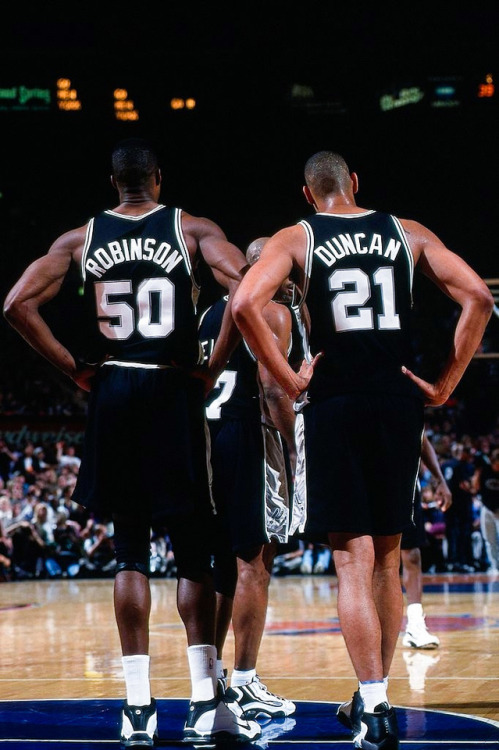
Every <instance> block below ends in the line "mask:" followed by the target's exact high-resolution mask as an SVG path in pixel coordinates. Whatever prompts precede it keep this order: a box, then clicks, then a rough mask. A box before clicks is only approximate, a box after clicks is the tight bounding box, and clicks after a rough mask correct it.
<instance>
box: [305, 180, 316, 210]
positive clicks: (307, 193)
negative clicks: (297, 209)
mask: <svg viewBox="0 0 499 750" xmlns="http://www.w3.org/2000/svg"><path fill="white" fill-rule="evenodd" d="M303 195H304V196H305V199H306V201H307V203H310V205H311V206H313V207H314V208H317V203H316V202H315V199H314V196H313V195H312V193H311V192H310V189H309V188H308V186H307V185H304V186H303Z"/></svg>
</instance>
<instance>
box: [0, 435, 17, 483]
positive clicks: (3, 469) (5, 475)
mask: <svg viewBox="0 0 499 750" xmlns="http://www.w3.org/2000/svg"><path fill="white" fill-rule="evenodd" d="M15 460H16V456H15V455H14V453H13V452H12V451H11V450H10V448H9V446H8V444H7V443H6V442H5V440H4V439H3V438H0V477H1V478H2V480H3V481H4V482H5V483H7V482H8V480H9V479H10V474H11V467H12V466H13V464H14V461H15Z"/></svg>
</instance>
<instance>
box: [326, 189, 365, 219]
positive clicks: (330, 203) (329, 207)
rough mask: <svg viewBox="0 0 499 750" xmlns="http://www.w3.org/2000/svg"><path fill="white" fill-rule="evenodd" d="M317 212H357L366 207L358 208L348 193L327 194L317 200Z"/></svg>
mask: <svg viewBox="0 0 499 750" xmlns="http://www.w3.org/2000/svg"><path fill="white" fill-rule="evenodd" d="M316 210H317V213H321V214H322V213H325V214H357V213H362V211H365V210H366V209H364V208H360V207H359V206H357V204H356V203H355V200H354V198H353V197H350V196H348V195H344V194H339V195H329V196H327V197H326V198H324V199H323V200H321V201H318V202H317V208H316Z"/></svg>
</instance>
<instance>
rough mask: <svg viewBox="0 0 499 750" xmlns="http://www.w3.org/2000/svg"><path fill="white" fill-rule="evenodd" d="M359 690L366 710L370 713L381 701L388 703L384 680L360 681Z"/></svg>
mask: <svg viewBox="0 0 499 750" xmlns="http://www.w3.org/2000/svg"><path fill="white" fill-rule="evenodd" d="M359 690H360V697H361V698H362V700H363V701H364V711H367V713H368V714H371V713H372V712H373V711H374V709H375V707H376V706H378V705H379V704H380V703H385V702H386V703H388V697H387V695H386V687H385V681H384V680H381V681H380V682H360V683H359Z"/></svg>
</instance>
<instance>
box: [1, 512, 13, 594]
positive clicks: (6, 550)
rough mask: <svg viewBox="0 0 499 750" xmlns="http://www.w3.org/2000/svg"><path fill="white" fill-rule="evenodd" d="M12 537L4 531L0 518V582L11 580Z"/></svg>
mask: <svg viewBox="0 0 499 750" xmlns="http://www.w3.org/2000/svg"><path fill="white" fill-rule="evenodd" d="M11 568H12V539H11V538H10V537H9V536H8V535H7V534H6V533H5V531H4V527H3V523H2V519H1V518H0V583H3V582H5V581H10V580H11Z"/></svg>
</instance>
